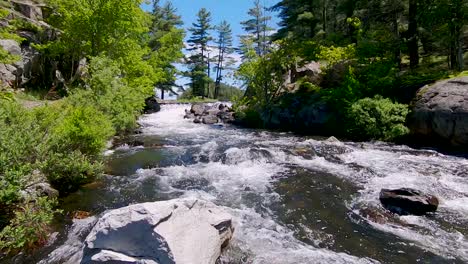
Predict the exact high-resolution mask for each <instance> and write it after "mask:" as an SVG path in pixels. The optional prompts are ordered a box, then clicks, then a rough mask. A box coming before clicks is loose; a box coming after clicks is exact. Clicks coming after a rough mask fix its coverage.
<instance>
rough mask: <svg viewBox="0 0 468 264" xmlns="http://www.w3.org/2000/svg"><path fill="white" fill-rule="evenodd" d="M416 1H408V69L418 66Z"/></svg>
mask: <svg viewBox="0 0 468 264" xmlns="http://www.w3.org/2000/svg"><path fill="white" fill-rule="evenodd" d="M417 15H418V0H409V25H408V34H409V41H408V51H409V56H410V67H411V68H416V67H418V65H419V45H418V43H419V39H418V21H417Z"/></svg>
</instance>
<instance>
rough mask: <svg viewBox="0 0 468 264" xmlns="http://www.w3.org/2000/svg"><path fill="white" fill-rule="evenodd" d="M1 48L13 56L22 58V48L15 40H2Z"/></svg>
mask: <svg viewBox="0 0 468 264" xmlns="http://www.w3.org/2000/svg"><path fill="white" fill-rule="evenodd" d="M0 46H1V47H2V48H3V49H4V50H6V51H8V52H9V53H10V54H11V55H16V56H21V47H20V45H19V43H18V42H16V41H15V40H12V39H0Z"/></svg>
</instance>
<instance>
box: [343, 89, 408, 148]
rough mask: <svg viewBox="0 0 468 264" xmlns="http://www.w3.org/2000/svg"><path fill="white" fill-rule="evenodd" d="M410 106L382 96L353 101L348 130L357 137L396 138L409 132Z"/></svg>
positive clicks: (349, 111)
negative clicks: (406, 123)
mask: <svg viewBox="0 0 468 264" xmlns="http://www.w3.org/2000/svg"><path fill="white" fill-rule="evenodd" d="M407 114H408V106H407V105H403V104H398V103H393V102H392V101H391V100H390V99H385V98H383V97H381V96H376V97H374V98H364V99H361V100H358V101H357V102H355V103H353V104H352V105H351V107H350V108H349V110H348V112H347V118H348V132H349V133H350V134H351V135H352V136H353V137H354V138H357V139H364V140H365V139H369V138H371V139H379V140H395V139H398V138H401V137H403V136H405V135H406V134H408V132H409V130H408V128H407V127H406V126H405V121H406V116H407Z"/></svg>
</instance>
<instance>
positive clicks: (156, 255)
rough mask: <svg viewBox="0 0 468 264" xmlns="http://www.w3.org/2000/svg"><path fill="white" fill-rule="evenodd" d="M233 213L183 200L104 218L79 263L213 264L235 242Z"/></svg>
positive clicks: (133, 208)
mask: <svg viewBox="0 0 468 264" xmlns="http://www.w3.org/2000/svg"><path fill="white" fill-rule="evenodd" d="M233 231H234V228H233V226H232V219H231V216H230V215H229V214H227V213H226V212H224V211H223V210H222V209H221V208H219V207H217V206H215V205H214V204H213V203H210V202H206V201H202V200H197V199H180V200H172V201H164V202H155V203H144V204H136V205H131V206H128V207H124V208H120V209H116V210H112V211H109V212H108V213H106V214H105V215H104V216H103V217H102V218H101V219H100V220H99V221H98V222H97V224H96V225H95V226H94V228H93V229H92V230H91V232H90V233H89V235H88V236H87V238H86V240H85V245H84V248H83V258H82V261H81V263H82V264H85V263H181V264H183V263H192V264H214V263H215V262H216V261H217V259H218V258H219V256H220V254H221V250H222V248H223V247H225V246H226V245H227V244H228V242H229V240H230V239H231V237H232V233H233Z"/></svg>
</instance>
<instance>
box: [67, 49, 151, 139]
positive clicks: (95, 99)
mask: <svg viewBox="0 0 468 264" xmlns="http://www.w3.org/2000/svg"><path fill="white" fill-rule="evenodd" d="M90 74H91V78H90V79H89V82H88V83H89V86H90V89H88V90H79V91H76V92H74V93H73V95H72V96H70V97H68V98H67V101H68V102H69V103H70V104H71V105H74V106H81V105H83V106H89V107H93V108H96V109H97V110H98V111H99V112H102V113H104V114H105V115H106V118H107V119H108V120H110V121H111V122H112V126H113V128H114V129H115V131H117V132H119V133H122V132H125V131H130V130H131V129H133V128H134V127H135V125H136V118H137V116H138V115H139V114H140V113H141V111H142V109H143V107H144V101H145V99H146V98H148V97H149V96H150V95H151V93H150V92H148V91H146V89H144V90H143V91H138V89H135V88H132V87H131V86H130V84H129V82H128V81H127V79H125V78H122V77H120V76H121V71H120V69H119V67H118V64H117V63H115V62H113V61H112V60H110V59H108V58H104V57H96V58H93V59H92V61H91V65H90Z"/></svg>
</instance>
